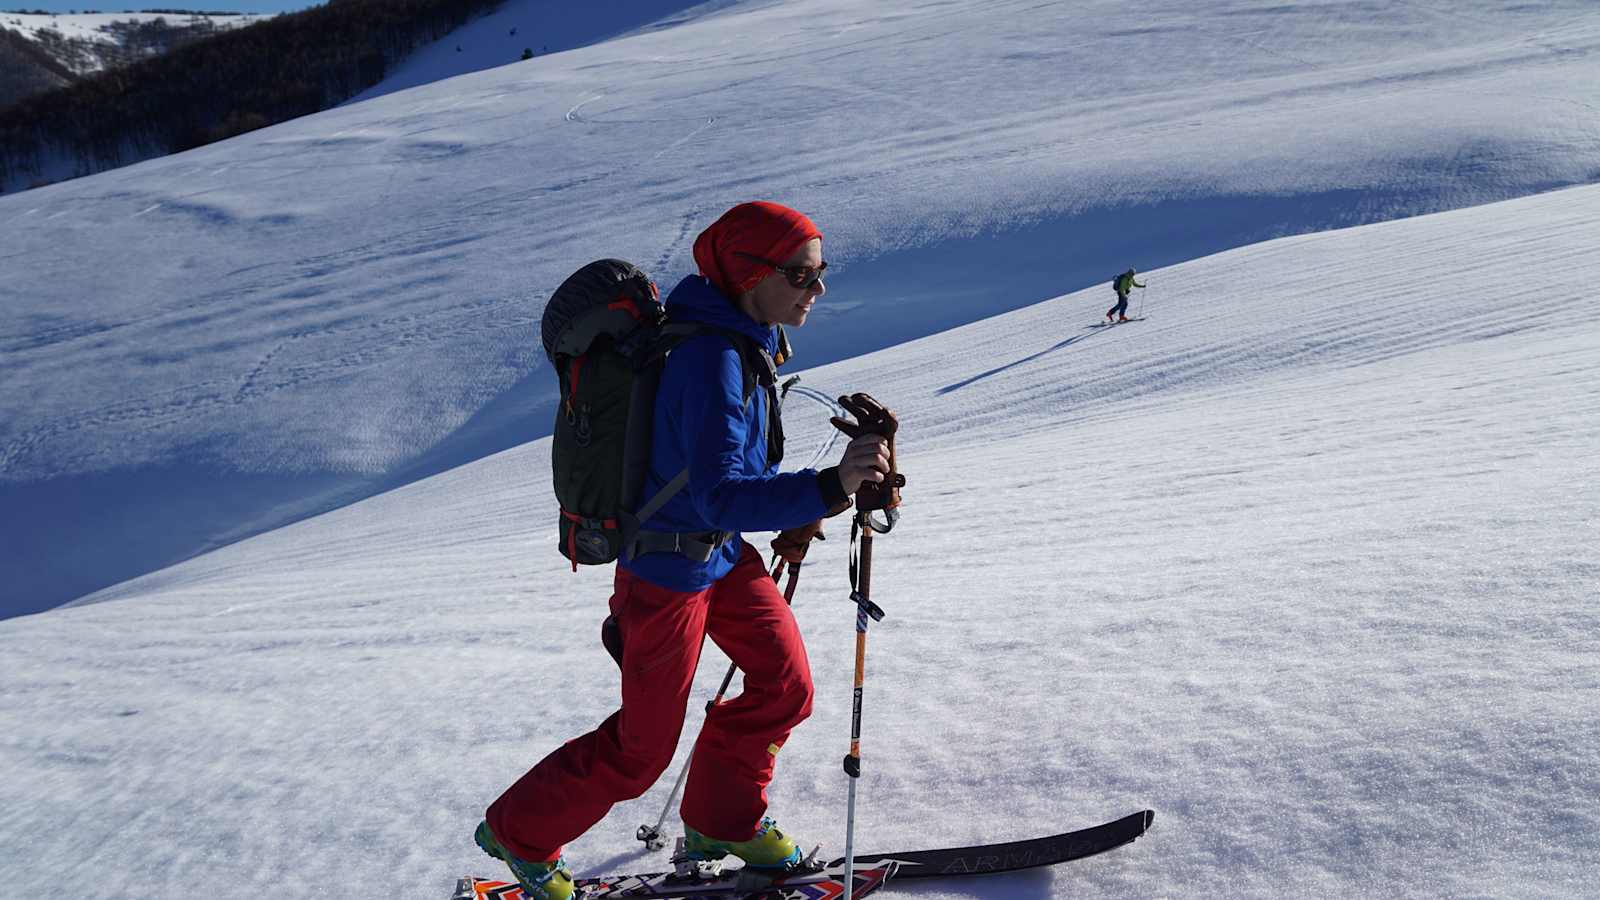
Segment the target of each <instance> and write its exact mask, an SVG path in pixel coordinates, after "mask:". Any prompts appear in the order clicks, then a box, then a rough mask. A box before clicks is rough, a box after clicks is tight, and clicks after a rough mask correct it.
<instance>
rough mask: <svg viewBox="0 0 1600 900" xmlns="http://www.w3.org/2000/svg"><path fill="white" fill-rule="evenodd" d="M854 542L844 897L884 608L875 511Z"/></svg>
mask: <svg viewBox="0 0 1600 900" xmlns="http://www.w3.org/2000/svg"><path fill="white" fill-rule="evenodd" d="M850 531H851V534H850V537H851V543H854V542H855V536H856V534H857V532H859V533H860V535H861V560H860V563H859V568H858V567H857V565H856V564H852V565H851V570H852V571H851V573H850V576H851V577H850V582H851V591H850V599H851V601H852V602H854V603H855V605H856V677H855V693H854V697H853V699H852V701H851V704H850V752H849V753H847V754H846V755H845V758H844V772H845V774H846V775H849V776H850V799H849V805H848V807H847V809H846V812H845V826H844V900H851V897H852V896H853V895H854V893H855V868H856V857H855V838H856V782H857V781H859V780H860V779H861V693H862V688H863V687H864V686H865V685H866V681H867V623H868V622H869V621H871V620H876V621H882V620H883V610H882V609H881V608H880V607H879V606H878V605H877V604H876V603H873V602H872V597H871V595H872V532H873V525H872V519H871V513H870V512H869V511H866V510H862V511H860V512H857V513H856V521H855V523H854V524H853V525H852V526H851V528H850Z"/></svg>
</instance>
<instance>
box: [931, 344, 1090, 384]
mask: <svg viewBox="0 0 1600 900" xmlns="http://www.w3.org/2000/svg"><path fill="white" fill-rule="evenodd" d="M1096 333H1097V332H1096V331H1095V330H1089V331H1085V332H1084V333H1082V334H1076V335H1073V336H1072V337H1069V338H1067V339H1066V340H1064V341H1062V342H1061V343H1059V344H1056V345H1055V346H1054V347H1049V348H1047V349H1044V350H1040V351H1039V352H1038V353H1035V354H1033V355H1032V356H1024V357H1023V358H1021V359H1019V360H1016V361H1015V362H1008V363H1006V364H1005V365H1003V366H1000V367H998V368H994V369H990V370H989V371H987V372H980V373H979V374H977V375H974V376H972V377H971V378H968V379H966V380H965V381H958V382H956V383H955V384H947V385H945V386H944V387H942V388H940V389H939V391H938V393H939V394H941V395H943V394H948V393H951V392H952V391H959V390H961V389H962V388H964V387H967V386H968V385H971V384H973V383H975V382H979V381H982V380H983V379H985V378H989V377H991V376H994V375H999V374H1000V373H1001V372H1004V371H1006V370H1008V369H1014V368H1016V367H1017V366H1020V365H1022V364H1023V363H1029V362H1033V361H1034V360H1036V359H1038V358H1039V357H1041V356H1045V355H1048V354H1051V353H1054V352H1056V351H1057V350H1064V349H1066V348H1067V347H1069V346H1071V345H1073V344H1076V343H1077V342H1079V341H1081V340H1083V339H1084V338H1086V337H1090V336H1092V335H1094V334H1096Z"/></svg>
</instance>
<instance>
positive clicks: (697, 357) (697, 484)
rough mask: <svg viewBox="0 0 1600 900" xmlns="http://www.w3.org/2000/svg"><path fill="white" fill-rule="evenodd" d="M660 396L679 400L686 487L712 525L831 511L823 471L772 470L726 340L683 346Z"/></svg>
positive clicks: (758, 523)
mask: <svg viewBox="0 0 1600 900" xmlns="http://www.w3.org/2000/svg"><path fill="white" fill-rule="evenodd" d="M686 351H687V352H686ZM662 395H664V396H666V397H670V398H672V402H676V403H679V404H681V406H680V409H681V410H682V414H683V417H682V420H681V423H682V430H681V432H680V433H681V434H682V436H683V441H684V444H685V446H684V448H683V449H684V452H685V456H686V459H687V461H688V468H689V485H688V487H687V488H686V489H685V490H686V492H687V493H688V495H689V498H690V501H691V502H692V503H693V504H694V507H695V510H696V512H698V513H699V514H700V517H701V518H702V519H703V520H704V521H706V522H708V523H710V524H711V526H712V527H713V528H717V529H719V530H722V531H779V530H782V529H784V528H793V527H795V526H798V525H804V524H807V523H809V522H814V521H816V520H817V519H820V518H822V517H823V516H824V515H825V514H826V513H827V512H828V507H827V505H826V504H825V503H824V500H823V489H822V488H821V487H820V486H819V482H820V480H821V479H820V478H819V476H818V473H817V472H815V471H812V470H809V469H807V470H802V471H799V472H790V473H778V472H770V473H769V472H767V471H766V469H767V467H766V464H765V462H764V460H765V458H766V436H765V435H763V434H752V433H751V428H750V425H749V424H748V423H750V422H753V421H755V420H756V419H757V416H756V415H749V416H747V415H746V412H745V403H744V374H743V369H742V367H741V366H740V363H739V354H738V351H736V350H734V348H733V346H732V345H731V344H729V343H728V342H727V341H725V340H722V339H720V338H714V337H705V338H696V339H694V340H691V341H688V342H685V343H684V344H683V345H682V346H680V347H679V348H678V350H677V351H676V352H674V353H673V354H672V356H671V357H670V359H669V363H668V366H667V370H666V372H664V373H663V376H662ZM765 402H766V401H765V399H764V395H763V393H762V392H761V391H760V390H759V389H758V390H757V392H756V393H755V394H753V395H752V396H751V398H750V403H751V406H752V408H755V407H756V406H757V405H762V404H765ZM752 443H756V444H759V447H758V448H757V454H756V455H758V456H759V457H760V458H761V459H762V460H763V463H762V465H761V466H760V467H759V468H758V469H756V470H755V471H752V470H751V465H750V462H749V460H748V456H749V453H748V450H747V447H748V446H749V445H750V444H752ZM834 480H835V481H837V476H834Z"/></svg>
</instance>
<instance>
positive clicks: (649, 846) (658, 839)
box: [633, 376, 800, 850]
mask: <svg viewBox="0 0 1600 900" xmlns="http://www.w3.org/2000/svg"><path fill="white" fill-rule="evenodd" d="M795 380H796V381H798V380H799V378H798V376H796V378H795ZM784 566H785V563H784V561H783V560H782V559H775V560H774V561H773V566H772V580H773V581H778V580H779V579H781V578H782V577H783V569H784ZM799 584H800V563H794V564H793V565H790V566H789V583H788V585H786V586H785V587H784V589H783V602H785V603H787V604H789V605H790V606H793V605H794V590H795V587H796V586H798V585H799ZM738 668H739V667H738V666H737V665H736V664H734V663H728V672H727V674H726V675H723V676H722V686H721V687H719V688H717V695H716V696H715V697H712V698H711V699H710V700H707V701H706V715H710V714H711V711H712V710H713V709H716V708H717V704H718V703H721V702H722V698H723V696H724V695H726V694H727V693H728V685H730V684H732V683H733V673H734V672H735V671H737V670H738ZM688 774H689V760H687V759H685V760H684V761H683V765H682V766H680V767H679V768H678V780H677V781H675V782H673V784H672V793H670V794H668V795H667V802H666V803H665V804H664V805H663V806H662V807H661V815H659V816H657V817H656V824H654V825H640V826H639V830H638V831H636V832H634V835H633V836H634V837H636V838H638V839H639V840H641V841H643V842H644V846H645V849H646V850H660V849H662V848H663V847H665V846H667V841H666V838H664V837H662V836H661V826H662V824H663V823H665V822H666V821H667V813H668V811H670V810H671V809H672V804H673V803H675V802H677V800H678V794H679V793H680V792H681V791H682V790H683V780H684V777H685V776H687V775H688Z"/></svg>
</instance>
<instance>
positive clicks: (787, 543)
mask: <svg viewBox="0 0 1600 900" xmlns="http://www.w3.org/2000/svg"><path fill="white" fill-rule="evenodd" d="M827 539H828V537H827V535H825V534H823V533H822V520H821V519H818V520H817V521H815V522H812V523H811V524H809V525H801V526H799V527H798V528H785V529H784V530H782V531H780V532H778V536H777V537H775V538H773V539H772V552H773V553H776V554H778V556H780V557H782V558H783V559H784V561H785V562H787V563H788V564H789V565H791V566H797V565H799V564H800V563H802V562H804V561H805V558H806V551H807V550H809V549H811V542H812V540H818V541H825V540H827Z"/></svg>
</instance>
